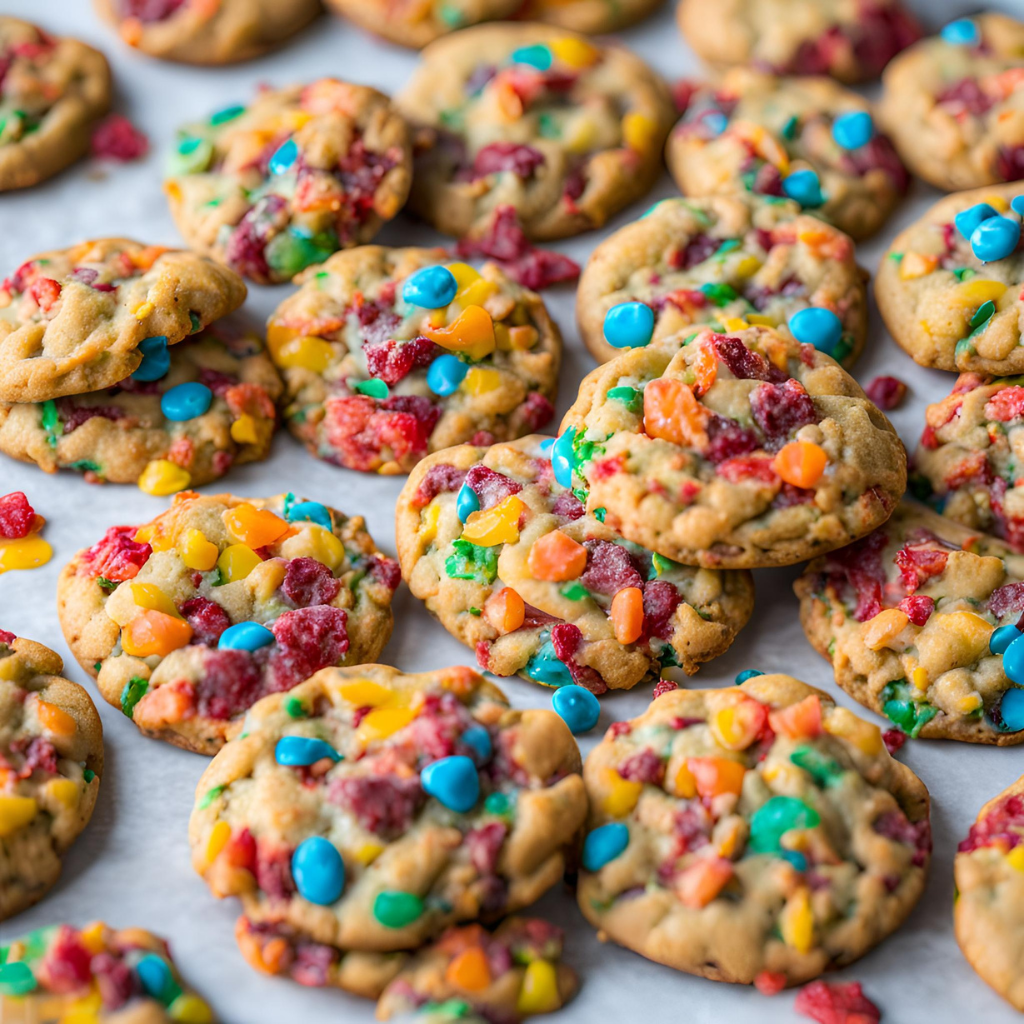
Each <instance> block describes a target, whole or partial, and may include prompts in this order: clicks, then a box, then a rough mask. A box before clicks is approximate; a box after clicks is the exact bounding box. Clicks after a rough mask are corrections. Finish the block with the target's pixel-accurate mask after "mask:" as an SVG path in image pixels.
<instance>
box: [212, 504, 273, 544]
mask: <svg viewBox="0 0 1024 1024" xmlns="http://www.w3.org/2000/svg"><path fill="white" fill-rule="evenodd" d="M224 525H225V526H226V527H227V528H228V530H229V532H230V533H231V536H232V537H234V538H235V540H237V541H239V542H240V543H242V544H245V545H246V546H247V547H250V548H262V547H266V546H267V545H268V544H273V543H274V541H275V540H277V539H278V538H279V537H281V535H282V534H284V533H285V532H287V530H288V524H287V523H286V522H285V521H284V520H283V519H282V518H281V517H280V516H278V515H274V513H273V512H271V511H269V510H268V509H265V508H262V509H257V508H253V506H252V505H249V504H248V503H243V504H241V505H239V506H238V507H237V508H233V509H231V511H230V512H225V513H224Z"/></svg>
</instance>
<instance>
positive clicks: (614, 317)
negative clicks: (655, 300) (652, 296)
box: [604, 302, 654, 348]
mask: <svg viewBox="0 0 1024 1024" xmlns="http://www.w3.org/2000/svg"><path fill="white" fill-rule="evenodd" d="M653 336H654V310H653V309H651V307H650V306H648V305H645V304H644V303H643V302H620V303H619V304H618V305H617V306H612V308H611V309H609V310H608V312H607V313H605V315H604V340H605V341H607V342H608V344H609V345H611V347H612V348H641V347H642V346H644V345H649V344H650V343H651V338H652V337H653Z"/></svg>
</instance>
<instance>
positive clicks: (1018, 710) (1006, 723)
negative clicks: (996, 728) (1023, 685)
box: [999, 690, 1024, 732]
mask: <svg viewBox="0 0 1024 1024" xmlns="http://www.w3.org/2000/svg"><path fill="white" fill-rule="evenodd" d="M999 717H1000V718H1001V719H1002V720H1003V728H1004V729H1005V730H1006V731H1007V732H1020V731H1021V729H1024V690H1007V691H1006V693H1004V694H1003V699H1002V700H1001V701H1000V702H999Z"/></svg>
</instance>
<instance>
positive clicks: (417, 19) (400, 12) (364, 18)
mask: <svg viewBox="0 0 1024 1024" xmlns="http://www.w3.org/2000/svg"><path fill="white" fill-rule="evenodd" d="M326 2H327V6H328V7H329V8H331V9H332V10H334V11H337V13H338V14H341V15H344V16H345V17H346V18H350V19H351V20H352V21H354V22H355V23H356V24H357V25H359V26H361V27H362V28H364V29H366V31H367V32H373V33H374V35H378V36H381V37H382V38H384V39H387V40H390V41H391V42H392V43H398V44H399V45H400V46H408V47H411V48H413V49H416V50H419V49H422V48H423V47H424V46H426V45H427V44H428V43H432V42H433V41H434V40H435V39H438V38H439V37H441V36H444V35H448V33H450V32H457V31H459V30H460V29H464V28H469V27H470V26H471V25H478V24H480V22H482V21H495V20H499V19H501V18H508V17H511V16H512V15H513V14H515V13H516V11H518V10H519V9H520V8H521V7H522V0H326Z"/></svg>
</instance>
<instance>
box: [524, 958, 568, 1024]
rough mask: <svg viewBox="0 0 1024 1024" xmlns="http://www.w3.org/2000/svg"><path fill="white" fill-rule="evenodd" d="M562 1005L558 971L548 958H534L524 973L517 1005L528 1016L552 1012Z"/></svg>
mask: <svg viewBox="0 0 1024 1024" xmlns="http://www.w3.org/2000/svg"><path fill="white" fill-rule="evenodd" d="M561 1005H562V1000H561V997H560V996H559V994H558V972H557V971H556V970H555V968H554V965H553V964H551V963H549V962H548V961H547V960H532V961H531V962H530V963H528V964H527V965H526V971H525V972H524V973H523V985H522V988H520V989H519V998H518V999H517V1000H516V1007H517V1009H518V1010H519V1012H520V1013H521V1014H523V1015H524V1016H526V1015H527V1014H533V1013H551V1012H552V1011H553V1010H557V1009H558V1008H559V1006H561Z"/></svg>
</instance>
